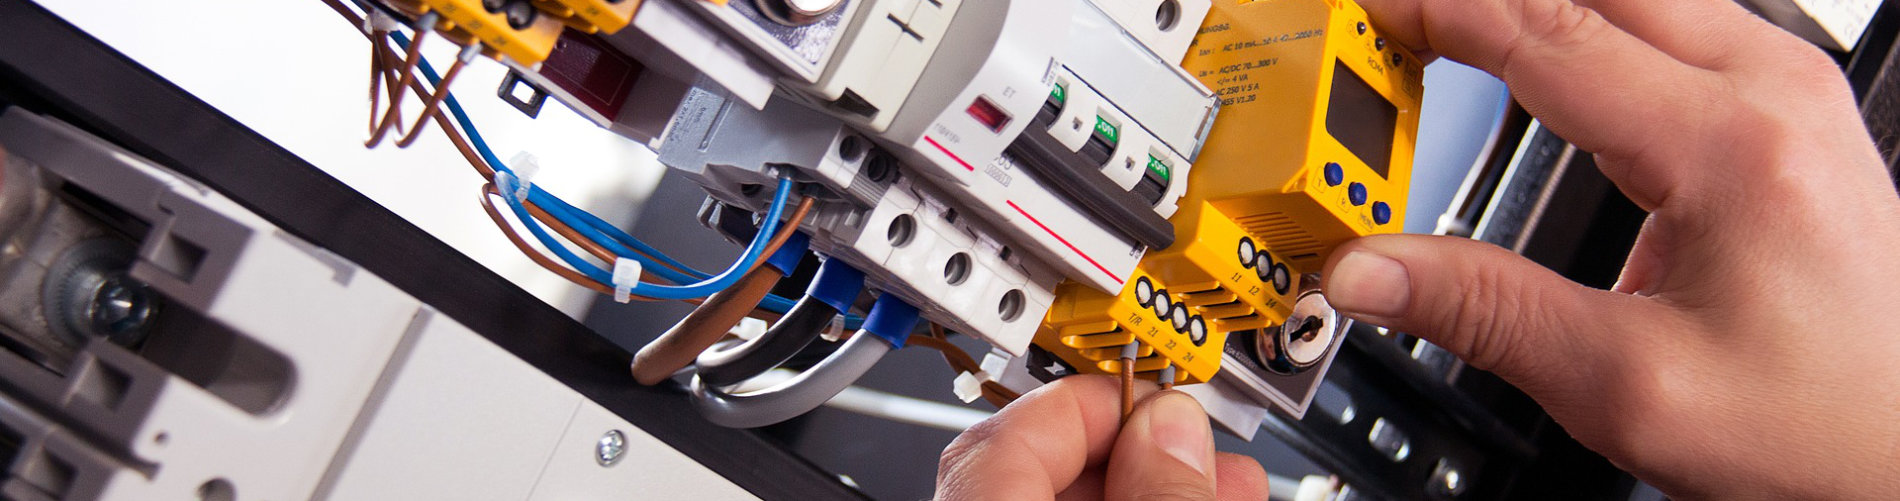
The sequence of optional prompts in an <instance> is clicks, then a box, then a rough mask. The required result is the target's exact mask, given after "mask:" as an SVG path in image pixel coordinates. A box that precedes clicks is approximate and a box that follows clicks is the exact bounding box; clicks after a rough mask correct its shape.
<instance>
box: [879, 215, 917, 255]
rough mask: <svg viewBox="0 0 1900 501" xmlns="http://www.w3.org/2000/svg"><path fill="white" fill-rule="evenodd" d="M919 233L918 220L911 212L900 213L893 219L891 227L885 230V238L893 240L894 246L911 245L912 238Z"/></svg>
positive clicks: (892, 244)
mask: <svg viewBox="0 0 1900 501" xmlns="http://www.w3.org/2000/svg"><path fill="white" fill-rule="evenodd" d="M916 233H917V220H916V219H915V218H912V217H910V214H899V215H898V216H897V218H896V219H892V220H891V227H890V229H888V230H885V231H884V238H887V239H889V240H890V241H891V246H892V247H903V246H905V245H910V239H911V237H912V236H915V235H916Z"/></svg>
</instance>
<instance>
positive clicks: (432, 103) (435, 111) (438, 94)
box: [396, 44, 468, 148]
mask: <svg viewBox="0 0 1900 501" xmlns="http://www.w3.org/2000/svg"><path fill="white" fill-rule="evenodd" d="M410 45H411V46H414V44H410ZM464 66H468V61H465V60H463V59H462V58H460V57H457V58H455V63H454V64H450V65H449V72H448V73H444V74H443V75H442V81H441V82H439V83H437V84H435V92H433V93H431V94H429V101H428V102H427V103H425V104H424V105H423V106H422V115H421V116H417V117H416V122H415V124H413V125H410V126H409V133H407V134H403V135H402V138H401V139H397V140H396V147H397V148H408V147H409V145H411V144H415V142H416V139H417V138H420V137H422V125H423V124H424V123H426V122H428V120H429V117H431V116H435V115H440V114H441V113H442V101H443V100H444V99H447V98H448V97H449V83H450V82H454V81H455V76H456V75H459V74H461V73H462V67H464ZM418 95H421V94H418ZM396 118H397V119H398V120H400V119H401V118H402V117H396ZM398 130H401V129H398Z"/></svg>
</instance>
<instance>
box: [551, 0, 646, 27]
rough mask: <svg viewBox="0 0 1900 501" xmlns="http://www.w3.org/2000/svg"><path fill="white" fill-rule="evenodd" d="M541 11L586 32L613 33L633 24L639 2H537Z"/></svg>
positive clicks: (573, 0) (596, 0) (575, 0)
mask: <svg viewBox="0 0 1900 501" xmlns="http://www.w3.org/2000/svg"><path fill="white" fill-rule="evenodd" d="M535 5H536V6H538V7H540V8H541V10H542V11H544V12H549V13H552V14H554V15H555V16H557V17H561V18H562V19H563V20H564V21H565V22H566V23H567V25H568V26H569V27H572V28H574V29H576V30H580V31H582V32H585V33H606V34H609V35H611V34H614V33H616V32H619V31H620V29H621V28H625V27H627V25H628V24H630V23H632V22H633V14H634V12H635V11H638V10H640V0H536V1H535Z"/></svg>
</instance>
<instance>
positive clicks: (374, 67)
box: [337, 6, 394, 134]
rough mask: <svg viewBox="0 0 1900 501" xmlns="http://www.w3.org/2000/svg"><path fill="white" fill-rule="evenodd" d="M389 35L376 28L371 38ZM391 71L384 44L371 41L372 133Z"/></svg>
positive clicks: (373, 132)
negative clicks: (385, 84) (384, 58)
mask: <svg viewBox="0 0 1900 501" xmlns="http://www.w3.org/2000/svg"><path fill="white" fill-rule="evenodd" d="M337 8H339V9H341V6H337ZM388 36H389V32H387V31H382V30H376V32H375V33H374V34H371V35H370V37H371V38H370V39H371V40H381V39H383V38H386V37H388ZM389 71H390V70H389V65H388V64H387V63H385V62H384V61H383V46H382V44H378V43H371V44H370V47H369V133H370V134H375V133H376V111H377V110H380V109H382V108H383V105H382V101H381V99H382V93H383V80H384V79H386V77H385V75H386V74H388V73H389ZM391 91H392V92H393V91H394V89H391Z"/></svg>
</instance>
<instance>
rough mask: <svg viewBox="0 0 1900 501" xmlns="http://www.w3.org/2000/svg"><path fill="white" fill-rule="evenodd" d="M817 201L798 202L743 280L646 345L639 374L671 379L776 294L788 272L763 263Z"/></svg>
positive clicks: (654, 380)
mask: <svg viewBox="0 0 1900 501" xmlns="http://www.w3.org/2000/svg"><path fill="white" fill-rule="evenodd" d="M813 203H814V200H813V199H812V198H811V197H805V199H804V200H800V201H799V202H798V209H796V210H793V211H792V217H791V219H790V220H787V221H786V222H785V224H783V225H781V226H780V228H779V230H778V234H776V235H773V236H772V239H771V240H770V241H768V242H767V243H766V244H765V249H764V252H762V253H760V254H759V255H760V258H759V259H758V260H757V261H755V262H754V263H753V266H752V269H750V270H747V271H746V274H745V275H744V276H741V277H739V282H738V283H736V284H733V286H732V287H730V288H727V289H726V290H723V291H719V292H718V293H716V294H713V295H712V297H708V298H706V302H705V303H704V304H701V305H700V307H699V308H698V309H695V310H693V311H692V313H688V314H686V318H682V319H680V321H679V322H678V323H675V324H673V327H672V328H670V329H667V330H666V332H665V333H662V334H660V337H658V338H655V339H654V340H653V341H652V342H650V343H647V345H646V346H644V347H641V348H640V351H639V352H638V353H635V354H634V355H633V363H632V364H631V365H629V369H630V370H631V371H632V372H633V379H634V380H635V381H639V382H640V384H644V385H649V386H650V385H654V384H658V383H659V382H661V381H665V380H666V378H669V377H672V375H673V373H675V372H679V370H680V369H682V368H685V367H686V365H687V364H691V363H692V362H693V359H694V358H697V357H698V356H699V352H702V351H706V348H709V347H712V345H713V343H717V342H719V338H721V337H724V336H725V334H726V333H727V332H730V331H732V326H733V325H735V324H738V323H739V320H740V319H741V318H744V317H745V315H746V313H747V312H749V311H752V310H754V309H757V308H758V304H759V301H760V300H763V299H765V296H766V295H767V294H771V293H772V286H774V285H776V284H777V283H778V281H779V279H781V278H784V277H785V274H784V272H782V271H780V270H779V269H778V268H773V267H771V266H761V264H763V263H765V261H766V259H767V258H768V257H770V256H771V255H773V254H776V253H778V250H779V248H780V247H782V246H784V245H785V242H786V241H787V240H791V238H792V234H793V233H797V232H798V227H799V225H801V224H804V222H805V216H806V215H807V214H810V213H811V207H812V205H813Z"/></svg>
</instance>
